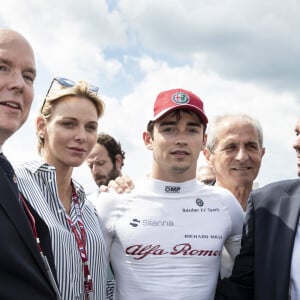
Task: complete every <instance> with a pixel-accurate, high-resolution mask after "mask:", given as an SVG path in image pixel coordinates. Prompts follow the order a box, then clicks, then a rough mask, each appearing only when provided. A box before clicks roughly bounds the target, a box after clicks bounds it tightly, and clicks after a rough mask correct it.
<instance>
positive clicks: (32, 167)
mask: <svg viewBox="0 0 300 300" xmlns="http://www.w3.org/2000/svg"><path fill="white" fill-rule="evenodd" d="M97 92H98V88H96V87H94V86H91V85H89V84H88V83H86V82H84V81H79V82H77V83H75V82H73V81H71V80H68V79H65V78H59V77H57V78H54V79H53V81H52V83H51V85H50V88H49V90H48V92H47V95H46V98H45V101H44V103H43V105H42V108H41V111H40V114H39V116H38V117H37V119H36V128H37V137H38V151H39V153H40V155H41V158H42V160H39V161H34V162H28V163H25V164H23V165H22V166H21V167H20V168H18V169H17V175H18V184H19V187H20V190H21V192H22V193H23V195H24V197H25V198H26V199H28V201H29V202H30V203H31V205H32V206H33V207H34V208H35V209H36V211H37V212H38V213H39V215H40V216H41V217H42V218H43V219H44V221H45V222H46V224H47V225H48V227H49V230H50V235H51V243H52V250H53V255H54V262H55V267H56V271H57V280H58V285H59V289H60V292H61V296H62V299H64V300H69V299H97V300H98V299H105V282H106V269H107V262H106V258H105V242H104V238H103V235H102V232H101V228H100V225H99V220H98V218H97V216H96V214H95V210H94V207H93V205H92V204H91V203H90V202H88V201H87V199H86V195H85V192H84V190H83V188H82V187H81V186H80V185H79V184H78V183H77V182H76V181H75V180H74V179H72V172H73V168H74V167H78V166H80V165H81V164H82V163H83V162H84V161H85V159H86V157H87V155H88V154H89V152H90V151H91V149H92V147H93V146H94V144H95V143H96V139H97V129H98V119H99V118H100V117H101V115H102V114H103V109H104V104H103V102H102V100H101V99H100V98H99V96H98V95H97Z"/></svg>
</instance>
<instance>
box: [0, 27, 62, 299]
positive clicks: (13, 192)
mask: <svg viewBox="0 0 300 300" xmlns="http://www.w3.org/2000/svg"><path fill="white" fill-rule="evenodd" d="M35 77H36V67H35V58H34V53H33V50H32V48H31V46H30V44H29V43H28V41H27V40H26V39H25V38H24V37H23V36H22V35H21V34H19V33H17V32H15V31H12V30H8V29H0V191H1V195H0V240H1V247H0V282H1V288H0V299H12V300H17V299H35V300H40V299H47V300H48V299H49V300H50V299H59V294H58V291H57V290H56V291H55V289H56V281H55V277H56V275H55V267H54V263H53V256H52V252H51V244H50V236H49V232H48V228H47V226H46V224H45V223H44V222H43V221H42V220H41V219H40V218H39V216H38V215H37V214H36V213H35V211H34V210H33V209H32V208H31V207H30V205H29V204H28V203H25V205H26V208H25V207H23V204H22V202H21V195H20V193H19V190H18V186H17V185H16V178H15V176H14V171H13V169H12V167H11V165H10V163H9V162H8V160H7V159H6V157H5V156H4V155H3V153H2V150H3V146H4V143H5V142H6V140H7V139H8V138H9V137H10V136H11V135H13V134H14V133H15V132H16V131H17V130H18V129H19V128H20V127H21V126H22V125H23V124H24V122H25V121H26V119H27V117H28V114H29V111H30V107H31V104H32V100H33V83H34V80H35ZM27 208H28V210H27ZM29 217H30V218H29ZM30 221H31V222H34V223H35V228H36V229H37V234H38V237H39V239H40V246H41V249H38V246H37V243H36V240H35V238H34V235H33V231H32V228H33V227H32V226H31V225H32V223H30ZM41 253H43V254H41ZM47 261H48V263H47ZM49 265H50V267H49ZM56 293H57V294H56Z"/></svg>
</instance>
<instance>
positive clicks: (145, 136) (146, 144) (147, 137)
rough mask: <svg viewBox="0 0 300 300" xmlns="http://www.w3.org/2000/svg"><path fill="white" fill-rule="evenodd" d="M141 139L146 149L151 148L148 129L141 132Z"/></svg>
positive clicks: (151, 140)
mask: <svg viewBox="0 0 300 300" xmlns="http://www.w3.org/2000/svg"><path fill="white" fill-rule="evenodd" d="M143 140H144V144H145V146H146V148H147V149H148V150H153V145H152V142H153V139H152V137H151V135H150V133H149V132H148V131H144V132H143Z"/></svg>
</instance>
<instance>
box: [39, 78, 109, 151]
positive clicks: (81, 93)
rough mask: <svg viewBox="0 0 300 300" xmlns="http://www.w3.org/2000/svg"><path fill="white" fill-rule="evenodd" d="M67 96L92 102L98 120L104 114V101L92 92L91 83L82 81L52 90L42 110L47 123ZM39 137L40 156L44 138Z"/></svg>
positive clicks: (41, 113) (41, 112)
mask: <svg viewBox="0 0 300 300" xmlns="http://www.w3.org/2000/svg"><path fill="white" fill-rule="evenodd" d="M66 96H76V97H83V98H87V99H88V100H90V101H91V102H92V103H93V104H94V106H95V108H96V111H97V117H98V119H99V118H100V117H101V116H102V115H103V113H104V102H103V101H102V99H101V98H100V97H99V96H98V95H97V93H96V92H95V91H93V90H91V88H90V84H89V83H87V82H86V81H83V80H80V81H78V82H77V83H76V84H75V85H74V86H71V87H64V86H61V88H59V89H55V90H54V91H52V90H51V89H50V91H49V92H48V95H47V96H46V98H45V100H44V103H43V105H42V107H41V110H40V115H41V116H42V117H43V119H44V120H45V122H46V123H47V122H48V121H50V119H51V116H52V112H53V109H54V107H55V105H56V104H57V103H58V102H59V101H60V100H61V99H63V98H64V97H66ZM37 136H38V152H39V154H41V150H42V149H43V147H44V138H42V137H41V136H39V135H38V132H37Z"/></svg>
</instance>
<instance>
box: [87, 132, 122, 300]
mask: <svg viewBox="0 0 300 300" xmlns="http://www.w3.org/2000/svg"><path fill="white" fill-rule="evenodd" d="M124 159H125V152H124V151H123V150H122V147H121V144H120V143H119V142H117V141H116V140H115V139H114V138H113V137H112V136H110V135H109V134H106V133H99V134H98V137H97V143H96V144H95V146H94V147H93V149H92V151H91V153H90V154H89V156H88V158H87V163H88V166H89V168H90V170H91V172H92V175H93V178H94V180H95V182H96V184H97V185H98V187H99V189H98V191H97V192H96V193H94V194H92V195H91V196H90V197H89V198H90V199H93V198H95V197H96V196H97V195H98V194H99V193H100V186H107V185H108V183H109V182H110V181H111V180H115V179H116V178H117V177H120V176H122V172H121V169H122V167H123V165H124ZM114 290H115V280H114V275H113V272H112V270H111V268H108V273H107V286H106V296H107V299H108V300H113V299H114V294H115V292H114Z"/></svg>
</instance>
